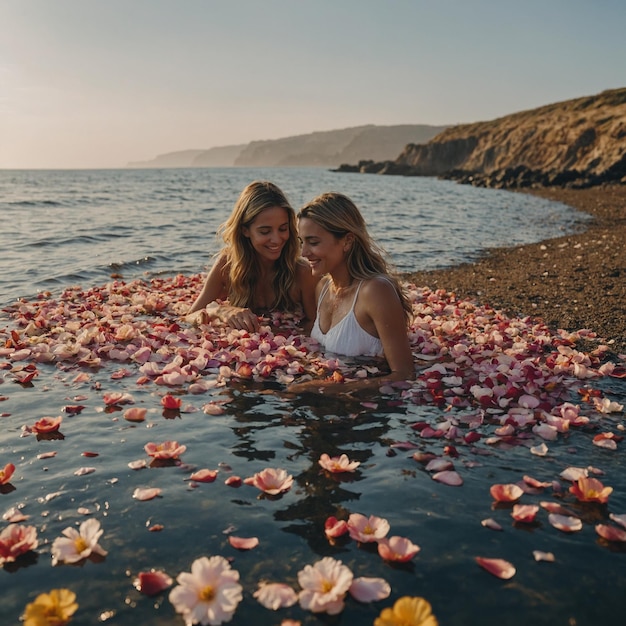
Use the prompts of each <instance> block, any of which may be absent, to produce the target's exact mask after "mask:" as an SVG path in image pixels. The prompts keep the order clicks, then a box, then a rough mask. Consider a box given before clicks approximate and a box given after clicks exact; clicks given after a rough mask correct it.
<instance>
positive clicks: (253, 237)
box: [242, 207, 289, 263]
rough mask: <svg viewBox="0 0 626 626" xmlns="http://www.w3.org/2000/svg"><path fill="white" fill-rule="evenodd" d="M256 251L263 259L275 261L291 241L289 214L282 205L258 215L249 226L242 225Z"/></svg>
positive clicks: (245, 234)
mask: <svg viewBox="0 0 626 626" xmlns="http://www.w3.org/2000/svg"><path fill="white" fill-rule="evenodd" d="M242 232H243V234H244V236H245V237H247V238H248V239H249V240H250V244H251V245H252V247H253V248H254V251H255V252H256V253H257V254H258V255H259V257H260V258H261V260H266V261H269V262H272V263H273V262H275V261H277V260H278V259H279V258H280V255H281V253H282V251H283V248H284V247H285V244H286V243H287V241H289V215H288V214H287V210H286V209H283V208H282V207H271V208H269V209H265V210H264V211H262V212H261V213H259V215H257V216H256V217H255V218H254V219H253V220H252V222H250V224H249V225H248V226H243V227H242Z"/></svg>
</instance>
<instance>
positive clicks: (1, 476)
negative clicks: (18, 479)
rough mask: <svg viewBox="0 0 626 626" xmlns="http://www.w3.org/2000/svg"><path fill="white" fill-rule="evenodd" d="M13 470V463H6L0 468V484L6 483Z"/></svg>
mask: <svg viewBox="0 0 626 626" xmlns="http://www.w3.org/2000/svg"><path fill="white" fill-rule="evenodd" d="M13 472H15V465H13V463H7V464H6V465H5V466H4V469H0V485H6V484H7V483H8V482H9V481H10V480H11V476H13Z"/></svg>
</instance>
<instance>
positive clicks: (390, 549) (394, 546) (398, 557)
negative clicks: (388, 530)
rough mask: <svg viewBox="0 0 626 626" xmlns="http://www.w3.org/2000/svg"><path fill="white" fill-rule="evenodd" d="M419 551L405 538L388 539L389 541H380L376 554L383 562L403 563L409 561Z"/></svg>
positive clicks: (417, 547)
mask: <svg viewBox="0 0 626 626" xmlns="http://www.w3.org/2000/svg"><path fill="white" fill-rule="evenodd" d="M419 551H420V547H419V546H417V545H415V544H414V543H412V542H411V540H410V539H407V538H406V537H397V536H395V537H389V539H381V540H379V542H378V554H380V556H381V557H382V558H383V559H385V561H396V562H398V563H405V562H406V561H410V560H411V559H412V558H413V557H414V556H415V555H416V554H417V553H418V552H419Z"/></svg>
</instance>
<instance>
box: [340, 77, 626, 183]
mask: <svg viewBox="0 0 626 626" xmlns="http://www.w3.org/2000/svg"><path fill="white" fill-rule="evenodd" d="M341 169H346V170H349V171H354V166H352V167H351V166H344V167H342V168H341ZM358 170H359V171H366V172H377V173H385V174H404V175H414V176H441V177H444V178H453V179H456V180H460V181H462V182H469V183H472V184H474V185H479V186H488V187H531V186H546V185H568V186H572V187H588V186H592V185H597V184H600V183H603V182H618V181H621V182H623V183H626V88H623V89H614V90H611V91H604V92H602V93H600V94H598V95H595V96H588V97H583V98H577V99H574V100H567V101H564V102H558V103H556V104H550V105H547V106H543V107H539V108H537V109H532V110H529V111H522V112H520V113H514V114H512V115H507V116H506V117H501V118H499V119H495V120H492V121H488V122H477V123H473V124H462V125H458V126H452V127H450V128H448V129H447V130H445V131H443V132H442V133H440V134H439V135H437V136H436V137H435V138H433V139H432V140H431V141H429V142H428V143H425V144H415V143H413V144H409V145H407V146H406V147H405V149H404V150H403V152H402V153H401V154H400V156H398V157H397V158H396V159H395V160H394V161H388V162H382V163H371V162H369V163H361V164H360V165H359V167H358Z"/></svg>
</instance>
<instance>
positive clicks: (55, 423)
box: [32, 415, 63, 433]
mask: <svg viewBox="0 0 626 626" xmlns="http://www.w3.org/2000/svg"><path fill="white" fill-rule="evenodd" d="M62 421H63V417H62V416H61V415H59V416H58V417H42V418H41V419H40V420H37V421H36V422H35V423H34V425H33V426H32V431H33V432H34V433H54V432H56V431H57V430H59V428H60V427H61V422H62Z"/></svg>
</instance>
